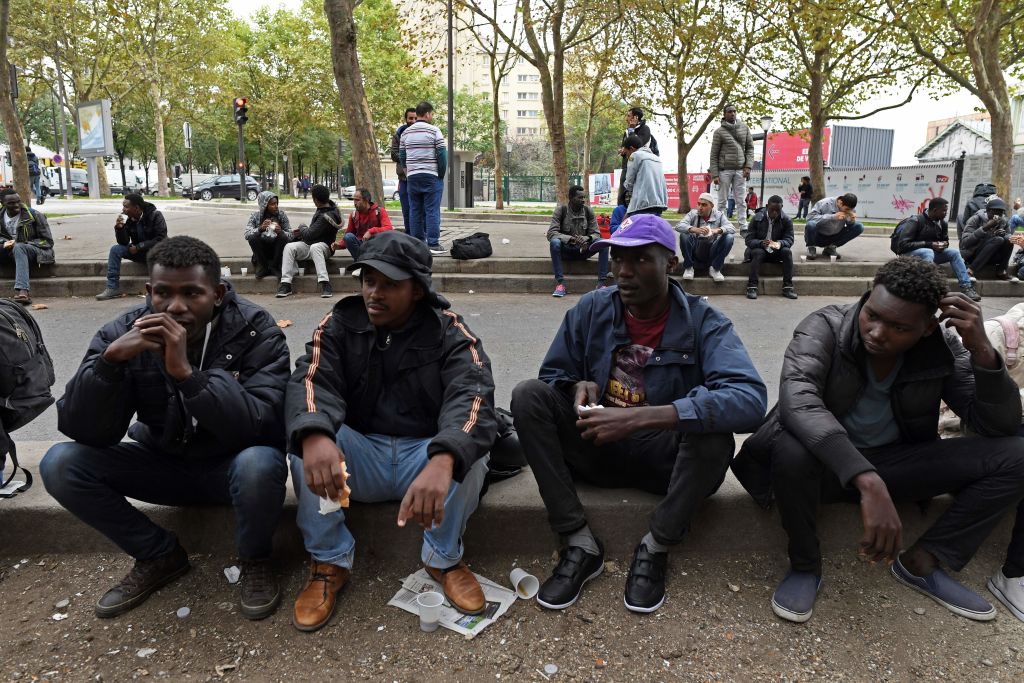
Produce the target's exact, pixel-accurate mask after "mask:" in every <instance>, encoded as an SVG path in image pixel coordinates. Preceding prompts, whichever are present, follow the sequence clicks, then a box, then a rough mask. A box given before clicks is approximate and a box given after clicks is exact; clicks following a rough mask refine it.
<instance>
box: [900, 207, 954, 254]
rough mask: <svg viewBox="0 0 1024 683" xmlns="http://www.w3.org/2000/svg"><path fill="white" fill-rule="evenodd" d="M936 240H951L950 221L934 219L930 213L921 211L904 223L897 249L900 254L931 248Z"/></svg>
mask: <svg viewBox="0 0 1024 683" xmlns="http://www.w3.org/2000/svg"><path fill="white" fill-rule="evenodd" d="M935 242H947V243H948V242H949V223H947V222H946V221H945V219H942V220H938V221H933V220H932V219H931V218H929V217H928V214H926V213H919V214H917V215H916V216H914V217H913V219H908V220H907V221H906V222H904V223H903V228H902V229H901V230H900V239H899V244H898V245H897V249H898V251H899V253H900V254H906V253H909V252H911V251H914V250H915V249H925V248H930V247H931V246H932V244H933V243H935Z"/></svg>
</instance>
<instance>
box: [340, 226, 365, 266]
mask: <svg viewBox="0 0 1024 683" xmlns="http://www.w3.org/2000/svg"><path fill="white" fill-rule="evenodd" d="M343 239H344V240H345V248H346V249H348V255H349V256H351V257H352V260H353V261H358V260H359V250H360V249H362V247H363V243H362V241H360V239H359V238H358V237H356V235H355V233H353V232H346V233H345V237H344V238H343Z"/></svg>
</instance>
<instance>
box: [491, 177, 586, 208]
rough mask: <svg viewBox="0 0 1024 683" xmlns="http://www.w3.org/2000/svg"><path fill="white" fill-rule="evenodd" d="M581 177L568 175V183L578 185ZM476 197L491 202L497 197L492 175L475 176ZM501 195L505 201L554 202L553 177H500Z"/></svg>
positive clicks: (555, 199) (556, 199) (555, 198)
mask: <svg viewBox="0 0 1024 683" xmlns="http://www.w3.org/2000/svg"><path fill="white" fill-rule="evenodd" d="M580 180H581V177H580V176H578V175H572V176H569V184H570V185H579V184H580ZM473 185H474V191H475V195H476V199H478V200H480V201H484V202H493V201H494V200H495V198H496V197H497V189H496V188H495V183H494V177H493V176H491V177H487V178H477V179H476V180H475V181H474V183H473ZM502 189H503V192H502V196H503V197H504V200H505V201H506V202H508V201H512V202H555V201H558V198H557V197H556V196H555V177H554V176H546V175H517V176H505V177H503V178H502Z"/></svg>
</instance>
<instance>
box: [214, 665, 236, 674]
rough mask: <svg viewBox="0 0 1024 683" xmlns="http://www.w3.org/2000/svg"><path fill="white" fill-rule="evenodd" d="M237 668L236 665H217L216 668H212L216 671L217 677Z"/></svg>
mask: <svg viewBox="0 0 1024 683" xmlns="http://www.w3.org/2000/svg"><path fill="white" fill-rule="evenodd" d="M237 668H238V665H237V664H218V665H217V666H215V667H214V669H215V670H216V671H217V675H218V676H223V675H224V674H226V673H227V672H228V671H234V670H235V669H237Z"/></svg>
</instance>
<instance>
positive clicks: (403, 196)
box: [398, 178, 409, 231]
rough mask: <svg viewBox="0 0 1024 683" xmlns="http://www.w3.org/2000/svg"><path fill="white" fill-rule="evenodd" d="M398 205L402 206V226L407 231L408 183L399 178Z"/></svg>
mask: <svg viewBox="0 0 1024 683" xmlns="http://www.w3.org/2000/svg"><path fill="white" fill-rule="evenodd" d="M398 203H399V204H401V205H402V226H403V227H404V228H405V229H406V231H408V230H409V181H408V180H406V179H404V178H401V179H399V181H398Z"/></svg>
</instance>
